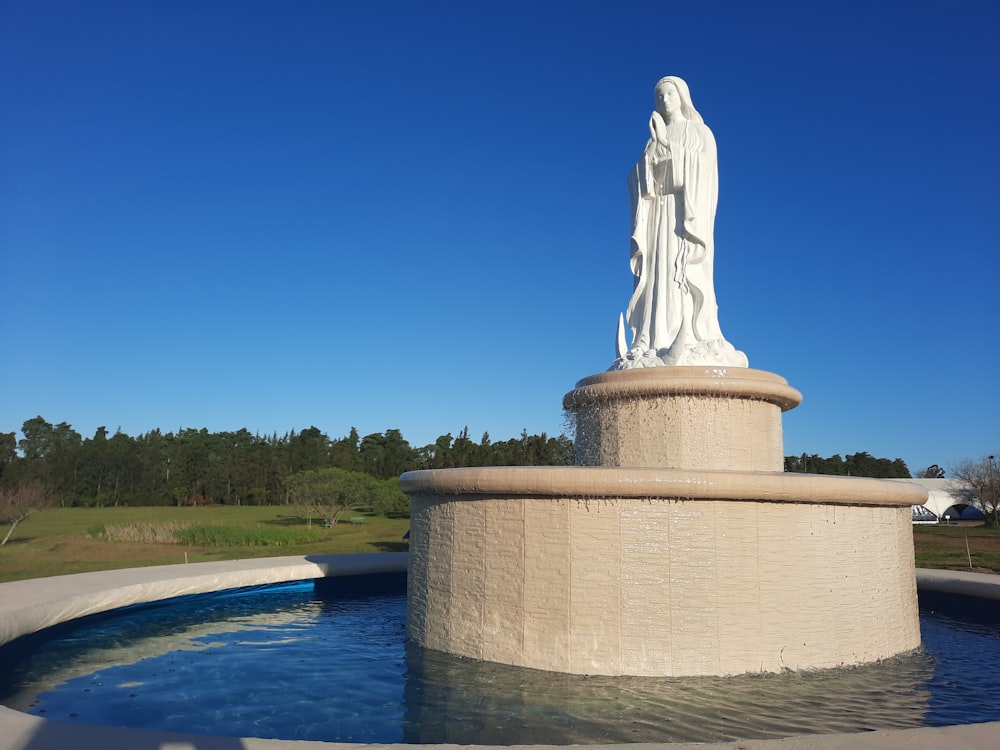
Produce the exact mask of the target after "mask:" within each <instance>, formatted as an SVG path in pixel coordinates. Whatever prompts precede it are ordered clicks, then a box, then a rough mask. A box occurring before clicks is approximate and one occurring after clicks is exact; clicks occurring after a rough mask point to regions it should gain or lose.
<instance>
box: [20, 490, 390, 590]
mask: <svg viewBox="0 0 1000 750" xmlns="http://www.w3.org/2000/svg"><path fill="white" fill-rule="evenodd" d="M360 517H363V518H364V523H363V524H361V525H356V524H352V523H350V521H349V519H350V518H360ZM168 524H172V525H176V526H181V527H185V528H187V529H188V530H189V531H190V532H191V533H189V534H187V536H189V537H193V538H194V539H195V541H193V542H191V543H187V544H184V543H181V542H179V541H171V542H169V543H163V542H160V543H156V542H149V541H144V540H143V539H141V538H140V536H141V533H142V532H149V531H152V530H156V529H158V528H160V529H161V530H162V527H164V526H166V525H168ZM409 527H410V520H409V519H408V518H384V517H382V516H370V515H368V514H365V513H362V512H358V511H353V512H350V513H347V514H346V515H345V518H344V519H343V520H342V521H341V522H340V523H338V524H337V525H336V526H334V527H332V528H324V527H323V524H322V522H321V521H317V520H315V519H314V520H313V522H312V525H311V526H308V525H307V522H306V519H305V518H304V517H303V515H302V511H301V510H300V509H297V508H295V507H293V506H242V507H235V506H206V507H198V508H187V507H185V508H173V507H148V508H126V507H121V508H53V509H49V510H45V511H42V512H39V513H36V514H34V515H32V516H31V517H30V518H29V519H28V520H27V521H24V522H23V523H21V524H20V525H18V527H17V529H15V530H14V534H13V535H12V536H11V538H10V541H8V542H7V544H6V545H5V546H4V547H0V581H14V580H19V579H22V578H40V577H44V576H53V575H64V574H67V573H83V572H86V571H91V570H111V569H114V568H128V567H138V566H143V565H169V564H173V563H183V562H204V561H208V560H238V559H243V558H251V557H274V556H279V555H309V554H335V553H349V552H390V551H391V552H397V551H403V550H406V549H407V547H408V545H407V542H406V541H405V540H404V539H403V534H405V533H406V531H407V529H409ZM102 531H104V532H105V533H101V532H102ZM195 532H197V533H195ZM0 533H6V529H3V530H0ZM168 536H169V535H168ZM130 537H135V539H134V540H129V539H130ZM109 538H111V539H123V538H124V539H125V540H124V541H109V540H108V539H109Z"/></svg>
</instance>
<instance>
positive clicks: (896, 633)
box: [403, 467, 924, 676]
mask: <svg viewBox="0 0 1000 750" xmlns="http://www.w3.org/2000/svg"><path fill="white" fill-rule="evenodd" d="M403 488H404V490H405V491H406V492H407V493H409V494H410V495H411V498H412V509H411V517H412V528H411V541H410V570H409V583H408V589H409V610H408V622H407V629H408V633H409V636H410V638H411V639H413V640H414V641H416V642H417V643H420V644H421V645H424V646H426V647H429V648H434V649H439V650H442V651H448V652H451V653H454V654H459V655H463V656H468V657H473V658H476V659H485V660H490V661H496V662H502V663H506V664H514V665H518V666H524V667H532V668H536V669H545V670H551V671H558V672H569V673H576V674H605V675H645V676H688V675H729V674H740V673H746V672H776V671H782V670H785V669H813V668H824V667H837V666H844V665H852V664H860V663H865V662H872V661H877V660H880V659H884V658H886V657H889V656H892V655H894V654H898V653H901V652H904V651H908V650H911V649H913V648H916V647H917V646H918V645H919V643H920V633H919V623H918V616H917V614H918V613H917V600H916V588H915V584H914V568H913V538H912V529H911V523H910V505H911V504H913V503H920V502H923V499H924V495H923V490H921V489H920V488H919V487H917V486H915V485H914V486H912V487H911V486H909V485H901V484H900V483H894V482H886V481H880V480H874V479H849V478H845V477H824V476H816V475H794V474H781V473H779V472H721V471H704V470H702V471H697V472H694V471H683V470H669V469H634V468H633V469H620V468H607V467H546V468H542V467H534V468H494V469H450V470H438V471H420V472H412V473H409V474H405V475H404V476H403Z"/></svg>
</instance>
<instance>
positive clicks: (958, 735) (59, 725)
mask: <svg viewBox="0 0 1000 750" xmlns="http://www.w3.org/2000/svg"><path fill="white" fill-rule="evenodd" d="M341 558H343V566H342V565H341V564H340V560H341ZM386 558H392V564H395V565H398V564H399V563H400V562H402V563H403V565H404V566H405V556H404V555H399V556H397V555H385V554H371V555H350V556H321V557H316V558H304V557H285V558H269V559H261V560H243V561H231V562H220V563H198V564H192V565H176V566H161V567H156V568H143V569H132V570H124V571H109V572H103V573H87V574H77V575H72V576H60V577H55V578H48V579H35V580H28V581H19V582H14V583H6V584H0V622H7V621H8V620H9V619H11V618H13V619H14V620H15V621H17V622H20V623H22V624H23V623H25V622H27V621H28V620H32V619H37V618H33V617H30V618H29V617H18V614H19V613H21V612H25V611H33V612H35V613H36V614H37V613H39V612H44V616H43V617H42V618H41V619H43V620H45V621H47V622H51V623H56V622H61V621H63V620H65V619H70V618H72V617H73V615H72V614H71V610H72V609H73V607H67V606H66V602H67V601H69V600H73V599H76V598H77V597H82V598H85V599H86V598H90V599H95V600H99V601H106V602H110V601H112V600H114V599H115V598H121V599H122V603H123V604H124V603H126V602H127V600H129V599H131V598H132V597H133V596H134V593H135V591H136V589H143V588H147V587H154V588H155V587H158V586H161V585H162V586H163V587H164V588H172V589H176V590H191V589H197V590H199V591H204V590H207V589H205V588H204V586H205V583H206V581H208V580H210V579H214V580H216V581H217V582H218V588H219V589H224V588H227V586H226V583H227V582H230V581H232V580H235V579H237V578H238V579H240V580H241V582H242V583H240V584H238V585H244V586H245V585H251V584H253V583H267V582H271V581H274V580H293V577H294V576H296V575H298V573H299V571H301V570H303V569H307V570H310V571H312V572H311V573H310V574H308V577H315V576H323V575H338V574H342V573H343V574H346V575H358V574H363V573H364V568H365V567H366V565H368V564H369V563H370V565H371V570H372V572H385V566H386V564H387V563H388V562H389V561H388V560H387V559H386ZM344 570H351V571H353V572H352V573H344V572H343V571H344ZM925 579H927V580H925ZM917 580H918V585H919V587H920V588H921V590H924V588H925V587H928V586H929V587H930V588H931V589H932V590H935V591H947V592H951V593H956V594H962V595H963V596H966V595H967V596H973V595H974V596H978V597H989V598H993V599H1000V576H984V575H980V574H970V573H956V572H952V571H926V570H919V571H917ZM925 584H926V585H925ZM115 592H118V593H115ZM142 600H143V601H152V599H150V598H149V597H145V596H143V597H142ZM973 601H974V600H973ZM14 630H16V629H14ZM5 632H8V633H9V632H11V629H7V630H5ZM28 632H31V631H30V630H26V631H23V632H19V633H18V635H25V634H27V633H28ZM316 699H317V700H322V695H317V696H316ZM998 731H1000V722H990V723H984V724H975V725H966V726H949V727H928V728H922V729H907V730H880V731H874V732H863V733H861V734H840V735H827V736H822V737H821V736H809V737H806V736H801V737H797V738H789V739H784V740H754V741H752V742H751V743H750V744H752V745H753V747H755V748H758V749H759V750H779V748H785V747H791V746H795V747H819V746H822V747H825V748H829V749H830V750H837V749H838V748H845V749H846V748H858V749H860V750H864V749H870V750H876V748H888V747H965V748H970V749H978V748H983V749H984V750H985V748H993V747H994V746H995V742H996V736H997V732H998ZM744 744H746V743H744ZM167 745H170V746H171V747H173V746H176V747H198V748H199V750H213V749H214V750H229V749H230V748H236V747H241V748H244V749H245V750H264V748H268V749H272V748H288V750H292V749H293V748H294V749H296V750H298V749H300V748H301V750H306V748H316V749H317V750H318V748H320V747H324V748H331V750H333V749H334V748H340V749H341V750H345V749H347V748H352V747H357V745H343V744H335V743H322V742H310V741H285V740H273V739H253V738H244V739H235V738H227V737H211V736H206V735H200V734H193V733H190V732H168V731H160V730H136V729H125V728H122V727H100V726H90V725H82V724H78V723H76V722H62V721H56V720H52V719H43V718H41V717H37V716H30V715H28V714H24V713H21V712H19V711H14V710H11V709H8V708H4V707H0V748H4V750H27V749H28V748H30V750H50V748H52V749H55V748H60V749H61V748H65V747H93V748H102V750H114V749H115V748H135V747H166V746H167ZM732 746H733V743H732V742H724V743H708V744H704V743H684V744H671V745H669V747H671V748H674V749H676V750H682V749H683V750H693V749H694V748H699V749H700V750H723V748H731V747H732ZM748 746H749V745H748ZM368 747H373V748H379V747H382V748H386V749H387V750H388V748H392V747H394V746H393V745H369V746H368ZM425 747H428V748H433V747H443V746H434V745H426V746H425ZM605 747H609V748H614V750H629V748H631V747H635V746H634V745H627V744H626V745H606V746H605ZM664 747H666V746H664Z"/></svg>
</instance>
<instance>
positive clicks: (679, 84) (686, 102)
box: [653, 76, 704, 122]
mask: <svg viewBox="0 0 1000 750" xmlns="http://www.w3.org/2000/svg"><path fill="white" fill-rule="evenodd" d="M670 87H673V88H674V89H675V90H676V91H677V93H678V94H679V95H680V111H681V115H682V116H683V117H684V119H686V120H694V121H695V122H704V120H703V119H702V116H701V115H700V114H699V113H698V110H696V109H695V108H694V104H692V102H691V90H690V89H689V88H688V85H687V82H686V81H685V80H684V79H683V78H680V77H678V76H664V77H663V78H661V79H660V80H659V81H657V82H656V88H655V89H654V90H653V91H654V100H655V102H656V111H657V112H659V113H660V114H661V115H663V116H664V117H668V116H669V115H668V113H667V111H666V109H665V107H664V97H663V93H665V92H666V91H667V90H669V88H670Z"/></svg>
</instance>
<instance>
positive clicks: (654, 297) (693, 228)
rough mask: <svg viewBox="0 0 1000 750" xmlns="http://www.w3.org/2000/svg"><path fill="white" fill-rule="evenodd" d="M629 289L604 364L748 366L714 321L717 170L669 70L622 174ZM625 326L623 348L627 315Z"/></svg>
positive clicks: (704, 131) (711, 144) (706, 135)
mask: <svg viewBox="0 0 1000 750" xmlns="http://www.w3.org/2000/svg"><path fill="white" fill-rule="evenodd" d="M628 182H629V193H630V195H631V199H632V201H631V202H632V241H631V258H630V265H631V267H632V273H633V275H634V277H635V290H634V291H633V293H632V299H631V300H629V303H628V309H627V311H626V313H625V316H624V317H623V318H622V319H620V320H619V326H618V342H617V355H618V358H617V359H616V360H615V362H614V364H612V366H611V369H612V370H627V369H632V368H636V367H656V366H661V365H721V366H732V367H746V366H747V357H746V355H745V354H744V353H743V352H741V351H737V350H736V349H735V348H734V347H733V345H732V344H730V343H729V342H728V341H726V339H725V337H724V336H723V335H722V329H721V328H720V327H719V311H718V305H717V304H716V301H715V287H714V283H713V279H712V276H713V262H714V259H715V244H714V241H713V233H714V227H715V208H716V204H717V203H718V199H719V172H718V162H717V160H716V151H715V137H714V136H713V135H712V131H711V130H709V129H708V127H707V126H706V125H705V123H704V121H703V120H702V117H701V115H700V114H698V111H697V110H696V109H695V108H694V105H693V104H692V103H691V94H690V92H689V91H688V86H687V84H686V83H685V82H684V81H683V80H682V79H680V78H678V77H677V76H667V77H666V78H661V79H660V81H659V82H657V84H656V109H655V110H654V112H653V114H652V115H651V117H650V119H649V142H648V143H647V144H646V148H645V149H643V152H642V156H641V157H640V158H639V161H638V163H637V164H636V165H635V168H634V169H633V170H632V173H631V174H630V175H629V181H628ZM626 321H627V323H628V327H629V328H630V329H631V332H632V342H631V345H630V346H628V348H626V344H625V330H624V329H625V323H626Z"/></svg>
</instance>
